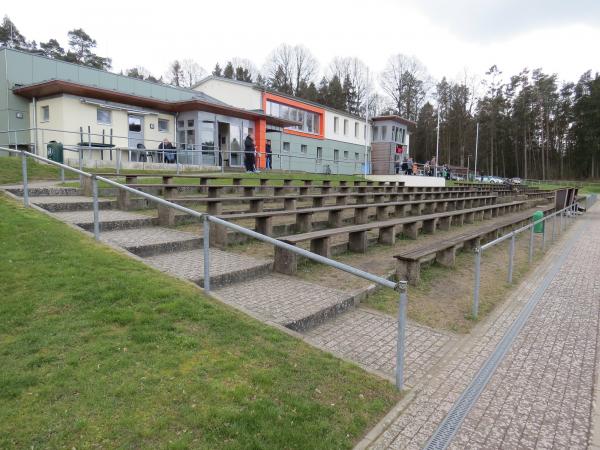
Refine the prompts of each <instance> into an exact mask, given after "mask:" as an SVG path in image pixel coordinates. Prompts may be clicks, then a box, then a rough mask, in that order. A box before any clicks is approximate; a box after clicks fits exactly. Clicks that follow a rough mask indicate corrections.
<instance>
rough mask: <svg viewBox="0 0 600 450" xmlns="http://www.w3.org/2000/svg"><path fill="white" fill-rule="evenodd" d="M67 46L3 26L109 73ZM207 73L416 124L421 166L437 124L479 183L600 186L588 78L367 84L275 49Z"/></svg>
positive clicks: (596, 118)
mask: <svg viewBox="0 0 600 450" xmlns="http://www.w3.org/2000/svg"><path fill="white" fill-rule="evenodd" d="M67 37H68V44H69V48H68V49H66V50H65V49H63V48H62V47H61V46H60V44H59V43H58V41H57V40H55V39H50V40H49V41H48V42H41V43H40V44H39V45H38V44H37V43H36V42H35V41H28V40H27V39H26V38H25V37H24V36H23V35H22V34H21V33H20V32H19V31H18V29H17V27H16V26H15V25H14V24H13V23H12V22H11V21H10V19H9V18H8V17H4V20H3V22H2V25H1V26H0V45H3V46H6V47H10V48H18V49H21V50H24V51H29V52H34V53H39V54H42V55H44V56H47V57H49V58H54V59H59V60H63V61H69V62H73V63H77V64H82V65H86V66H89V67H94V68H98V69H102V70H109V69H110V68H111V64H112V61H111V58H108V57H102V56H99V55H96V54H95V53H94V51H93V50H94V49H95V47H96V41H95V40H94V39H92V38H91V37H90V36H89V35H88V34H87V33H86V32H85V31H84V30H82V29H81V28H79V29H74V30H71V31H69V32H68V33H67ZM211 73H212V75H215V76H220V77H225V78H230V79H235V80H239V81H243V82H250V83H255V84H257V85H259V86H263V87H265V88H267V89H271V90H274V91H277V92H281V93H283V94H287V95H293V96H297V97H301V98H303V99H306V100H309V101H313V102H317V103H320V104H324V105H326V106H329V107H332V108H335V109H339V110H342V111H347V112H349V113H351V114H355V115H361V116H364V115H365V114H367V113H368V114H369V116H371V117H372V116H374V115H378V114H397V115H400V116H402V117H404V118H406V119H409V120H411V121H413V122H414V126H412V127H411V138H410V139H411V140H410V149H411V154H412V156H413V157H414V158H415V159H416V160H417V161H420V162H424V161H426V160H429V159H431V158H432V157H433V156H435V153H436V145H437V135H438V129H437V128H438V117H439V149H440V156H439V162H440V163H445V164H449V165H453V166H461V167H467V166H469V167H471V168H473V167H474V158H475V146H476V140H477V137H478V158H477V159H478V161H477V165H478V170H479V171H480V172H481V173H485V174H490V175H499V176H503V177H515V176H519V177H523V178H541V179H554V178H570V177H598V176H600V75H598V74H597V73H596V74H592V72H591V71H587V72H585V73H584V74H582V75H581V77H580V78H579V79H578V80H577V81H575V82H571V81H567V82H561V81H560V80H559V79H558V76H557V75H556V74H548V73H545V72H544V71H543V70H542V69H541V68H536V69H534V70H529V69H523V70H522V71H521V72H519V73H518V74H514V75H510V76H506V75H504V74H503V73H502V71H501V70H500V69H499V68H498V67H497V66H492V67H490V69H489V70H488V71H487V72H486V73H485V75H483V76H482V77H477V76H474V75H469V74H468V73H465V74H464V75H463V76H462V77H461V78H460V79H457V80H450V79H447V78H446V77H443V78H442V79H441V80H439V81H435V80H434V79H433V77H431V75H430V74H429V72H428V70H427V68H426V67H425V66H424V65H423V64H422V63H421V62H420V61H419V60H418V59H417V58H416V57H414V56H406V55H403V54H397V55H393V56H391V57H390V58H389V60H388V61H387V64H386V66H385V68H384V70H383V71H382V72H381V73H379V74H375V75H377V76H373V75H372V74H370V72H369V69H368V67H367V66H366V64H365V63H364V62H362V61H361V60H360V59H358V58H354V57H336V58H334V59H333V60H332V61H331V62H330V63H329V65H328V66H327V67H326V68H325V69H324V70H321V68H320V66H319V62H318V61H317V59H316V58H315V57H314V55H313V54H312V53H311V51H310V50H309V49H307V48H306V47H304V46H301V45H296V46H291V45H288V44H281V45H280V46H278V47H276V48H275V49H274V50H273V51H272V52H271V54H270V55H269V56H268V58H267V59H266V61H265V62H264V64H263V66H262V68H261V70H259V69H258V68H257V67H256V66H255V65H254V63H253V62H252V61H250V60H249V59H245V58H233V59H231V60H229V61H226V62H225V63H224V64H223V65H221V64H220V63H217V64H216V65H215V67H214V69H213V70H212V72H211ZM124 74H125V75H127V76H130V77H134V78H139V79H143V80H148V81H153V82H160V83H168V84H171V85H173V86H179V87H185V88H192V87H194V86H195V85H196V84H197V83H198V82H199V81H200V80H201V79H202V78H203V77H204V76H206V74H207V72H206V71H205V70H204V69H203V68H202V67H201V66H200V65H199V64H198V63H197V62H195V61H194V60H192V59H183V60H175V61H172V62H171V63H170V64H169V66H168V69H167V71H166V72H165V74H164V76H161V77H158V78H157V77H155V76H153V75H152V74H151V73H150V72H149V71H148V70H147V69H145V68H144V67H142V66H137V67H133V68H131V69H127V70H125V72H124ZM376 81H377V84H376ZM477 130H478V133H477Z"/></svg>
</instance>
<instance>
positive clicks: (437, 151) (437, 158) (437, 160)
mask: <svg viewBox="0 0 600 450" xmlns="http://www.w3.org/2000/svg"><path fill="white" fill-rule="evenodd" d="M439 164H440V105H438V116H437V140H436V143H435V170H434V171H435V176H436V178H437V176H438V170H437V168H438V166H439Z"/></svg>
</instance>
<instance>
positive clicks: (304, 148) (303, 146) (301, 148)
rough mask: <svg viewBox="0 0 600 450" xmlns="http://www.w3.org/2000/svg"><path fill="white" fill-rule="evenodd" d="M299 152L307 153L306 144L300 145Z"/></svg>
mask: <svg viewBox="0 0 600 450" xmlns="http://www.w3.org/2000/svg"><path fill="white" fill-rule="evenodd" d="M300 152H302V153H308V146H306V145H304V144H302V145H300Z"/></svg>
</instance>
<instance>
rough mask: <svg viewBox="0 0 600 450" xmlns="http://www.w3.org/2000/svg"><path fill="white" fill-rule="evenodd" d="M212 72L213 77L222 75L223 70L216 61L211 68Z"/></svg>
mask: <svg viewBox="0 0 600 450" xmlns="http://www.w3.org/2000/svg"><path fill="white" fill-rule="evenodd" d="M212 74H213V75H214V76H215V77H222V76H223V71H222V70H221V66H220V65H219V63H217V64H216V65H215V68H214V69H213V71H212Z"/></svg>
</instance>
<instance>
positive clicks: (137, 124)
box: [105, 116, 142, 133]
mask: <svg viewBox="0 0 600 450" xmlns="http://www.w3.org/2000/svg"><path fill="white" fill-rule="evenodd" d="M105 123H106V122H105ZM129 131H133V132H134V133H141V132H142V119H141V117H135V116H129Z"/></svg>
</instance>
